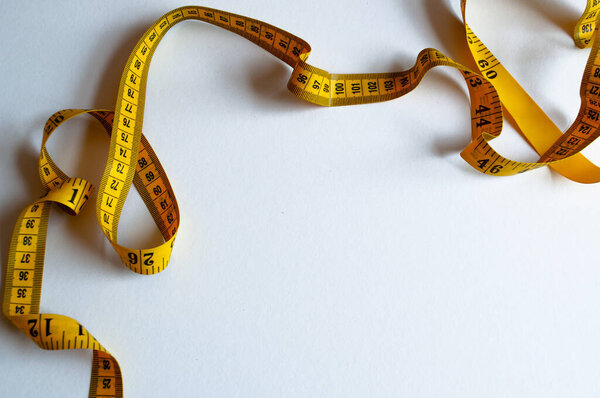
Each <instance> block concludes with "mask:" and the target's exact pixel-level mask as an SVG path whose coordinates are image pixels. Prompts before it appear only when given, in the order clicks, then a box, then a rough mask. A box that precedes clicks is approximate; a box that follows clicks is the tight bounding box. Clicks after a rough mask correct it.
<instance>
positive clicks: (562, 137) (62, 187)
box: [2, 0, 600, 397]
mask: <svg viewBox="0 0 600 398" xmlns="http://www.w3.org/2000/svg"><path fill="white" fill-rule="evenodd" d="M465 7H466V0H462V1H461V10H462V16H463V22H464V28H465V34H466V40H467V44H468V47H469V49H470V51H471V54H472V56H473V58H474V60H475V63H476V65H477V67H478V69H479V70H478V71H474V70H470V69H469V68H467V67H466V66H464V65H462V64H459V63H457V62H455V61H453V60H452V59H450V58H448V57H447V56H445V55H444V54H442V53H441V52H439V51H437V50H435V49H431V48H428V49H425V50H423V51H421V52H420V53H419V55H418V57H417V60H416V63H415V65H414V66H413V67H412V68H411V69H409V70H407V71H402V72H392V73H366V74H334V73H329V72H326V71H324V70H322V69H319V68H316V67H314V66H312V65H310V64H308V63H307V62H306V60H307V58H308V55H309V53H310V46H309V45H308V43H306V42H305V41H304V40H302V39H300V38H299V37H296V36H294V35H292V34H291V33H288V32H286V31H284V30H282V29H279V28H277V27H275V26H272V25H269V24H267V23H265V22H261V21H258V20H256V19H252V18H247V17H244V16H241V15H236V14H232V13H228V12H225V11H219V10H215V9H211V8H206V7H196V6H188V7H182V8H178V9H175V10H173V11H170V12H168V13H167V14H165V15H164V16H162V17H161V18H160V19H158V20H157V21H156V22H155V23H154V24H153V25H152V26H150V28H149V29H148V30H147V31H146V32H145V33H144V35H143V36H142V38H141V39H140V40H139V41H138V43H137V44H136V46H135V48H134V49H133V51H132V52H131V55H130V56H129V59H128V61H127V64H126V66H125V69H124V71H123V74H122V77H121V82H120V85H119V91H118V100H117V104H116V106H115V109H114V111H111V110H101V109H94V110H81V109H66V110H62V111H59V112H57V113H55V114H54V115H52V116H51V117H50V118H49V119H48V122H47V123H46V125H45V127H44V131H43V139H42V148H41V153H40V162H39V173H40V179H41V181H42V185H43V186H44V188H45V192H46V193H45V194H44V195H43V196H42V197H41V198H40V199H38V200H36V201H34V202H33V203H32V204H31V205H29V206H27V207H26V208H25V209H24V210H23V211H22V212H21V214H19V216H18V218H17V222H16V225H15V228H14V232H13V235H12V238H11V242H10V247H9V254H8V264H7V267H6V272H7V274H6V278H5V286H4V296H3V302H2V310H3V313H4V315H5V316H6V317H8V318H9V319H10V320H11V321H12V322H13V323H14V324H15V325H16V326H17V327H18V328H20V329H21V330H22V331H23V332H24V333H25V334H26V335H27V336H29V337H30V338H31V339H32V340H33V341H34V342H35V343H36V344H38V345H39V346H40V347H41V348H44V349H48V350H63V349H92V350H93V360H92V376H91V383H90V393H89V396H90V397H122V396H123V379H122V375H121V371H120V368H119V364H118V362H117V361H116V359H115V358H114V357H113V356H112V355H111V354H110V353H109V352H108V351H107V350H106V349H105V348H104V347H103V346H102V345H101V344H100V343H99V342H98V341H97V340H96V339H95V338H94V337H93V336H92V335H91V334H90V333H89V332H88V331H87V330H86V329H85V327H83V325H81V324H80V323H79V322H77V321H76V320H74V319H72V318H69V317H67V316H63V315H56V314H45V313H44V314H42V313H40V312H39V307H40V300H41V289H42V276H43V268H44V254H45V246H46V232H47V226H48V217H49V213H50V205H51V203H53V202H54V203H56V204H57V205H58V206H59V207H61V208H62V209H64V210H65V211H67V212H68V213H69V214H73V215H76V214H78V213H79V212H80V210H81V209H82V207H83V206H84V205H85V203H86V202H87V201H88V200H89V199H90V197H91V195H92V191H93V186H92V184H90V183H89V182H88V181H85V180H83V179H81V178H71V177H69V176H67V175H66V174H65V173H64V172H63V171H62V170H61V169H60V168H59V167H58V166H57V165H56V164H55V163H54V162H53V161H52V158H51V157H50V155H49V153H48V151H47V150H46V147H45V145H46V142H47V141H48V139H49V138H50V136H51V135H52V133H53V132H54V131H55V130H56V129H57V127H58V126H60V125H61V124H62V123H64V122H65V121H67V120H69V119H71V118H73V117H75V116H78V115H82V114H90V115H91V116H93V117H94V118H95V119H97V120H98V121H99V122H100V123H101V124H102V126H103V127H104V128H105V130H106V132H107V133H108V134H109V135H110V149H109V155H108V160H107V162H106V167H105V170H104V174H103V176H102V180H101V182H100V186H99V189H98V196H97V200H96V215H97V218H98V223H99V224H100V226H101V228H102V231H103V232H104V234H105V235H106V237H107V239H108V241H109V242H110V243H111V245H112V246H113V247H114V249H115V251H116V252H117V254H118V255H119V257H120V258H121V261H122V262H123V263H124V264H125V265H126V266H127V267H129V269H131V270H132V271H134V272H137V273H140V274H146V275H148V274H155V273H158V272H161V271H162V270H163V269H165V267H166V266H167V265H168V263H169V258H170V255H171V250H172V249H173V244H174V241H175V236H176V235H177V228H178V226H179V222H180V214H179V209H178V207H177V201H176V200H175V194H174V192H173V189H172V188H171V185H170V183H169V180H168V178H167V175H166V173H165V170H164V169H163V167H162V165H161V164H160V162H159V160H158V158H157V157H156V154H155V152H154V151H153V149H152V147H151V146H150V144H149V142H148V140H147V139H146V137H144V135H143V134H142V124H143V116H144V99H145V94H146V82H147V75H148V69H149V65H150V61H151V59H152V55H153V54H154V51H155V50H156V48H157V46H158V43H159V42H160V40H161V39H162V38H163V36H164V35H165V34H166V32H167V31H168V30H169V29H170V28H171V27H172V26H174V25H175V24H177V23H179V22H181V21H184V20H189V19H196V20H200V21H204V22H208V23H210V24H213V25H216V26H219V27H221V28H224V29H227V30H229V31H231V32H234V33H237V34H238V35H240V36H243V37H245V38H246V39H248V40H250V41H252V42H253V43H255V44H257V45H258V46H260V47H262V48H264V49H265V50H267V51H268V52H270V53H271V54H273V55H274V56H276V57H277V58H279V59H281V60H282V61H284V62H285V63H287V64H288V65H289V66H291V67H292V68H293V71H292V74H291V77H290V79H289V82H288V89H289V90H290V91H291V92H292V93H293V94H295V95H296V96H298V97H300V98H302V99H304V100H306V101H308V102H312V103H314V104H318V105H322V106H342V105H353V104H364V103H371V102H380V101H387V100H391V99H394V98H398V97H401V96H403V95H405V94H407V93H408V92H410V91H412V90H413V89H414V88H416V87H417V86H418V84H419V82H420V81H421V79H422V78H423V76H424V75H425V74H426V73H427V72H428V71H429V70H430V69H432V68H433V67H435V66H439V65H445V66H451V67H454V68H456V69H458V70H459V71H460V72H461V73H462V75H463V77H464V79H465V81H466V84H467V87H468V90H469V95H470V98H471V124H472V142H471V143H470V144H469V145H468V146H467V147H466V148H465V149H464V150H463V151H462V153H461V156H462V157H463V158H464V159H465V160H466V161H467V162H468V163H469V164H470V165H471V166H473V168H475V169H476V170H478V171H480V172H482V173H485V174H490V175H497V176H509V175H514V174H518V173H522V172H525V171H528V170H532V169H535V168H539V167H542V166H545V165H548V166H550V167H552V168H553V169H554V170H556V171H557V172H558V173H560V174H562V175H564V176H565V177H567V178H569V179H571V180H574V181H578V182H582V183H594V182H598V181H600V168H598V167H597V166H595V165H594V164H592V163H591V162H590V161H589V160H587V159H586V158H585V157H584V156H583V155H582V154H581V153H580V151H581V150H582V149H583V148H585V147H586V146H587V145H589V144H590V143H591V142H592V141H593V140H594V139H595V138H596V137H597V136H598V135H599V134H600V132H599V129H598V127H599V126H600V58H599V55H598V46H600V42H599V41H598V40H593V37H594V33H595V31H596V27H597V25H596V22H597V16H598V14H599V12H600V1H598V0H588V2H587V7H586V9H585V12H584V14H583V16H582V17H581V18H580V20H579V21H578V22H577V25H576V28H575V33H574V40H575V43H576V45H577V46H578V47H580V48H584V47H587V46H588V45H590V44H592V50H591V54H590V56H589V59H588V63H587V66H586V68H585V72H584V74H583V78H582V83H581V91H580V95H581V108H580V111H579V114H578V116H577V118H576V119H575V122H574V123H573V124H572V125H571V127H570V128H569V129H568V130H567V131H566V132H565V133H564V134H563V133H562V132H561V131H560V130H559V129H558V128H557V127H556V125H555V124H554V123H553V122H552V121H551V120H550V119H549V118H548V116H546V114H545V113H544V112H543V111H542V110H541V109H540V108H539V107H538V106H537V104H536V103H535V102H534V101H533V100H532V99H531V97H530V96H529V95H528V94H527V93H526V92H525V90H523V88H522V87H521V86H520V85H519V84H518V83H517V81H516V80H515V79H514V78H513V77H512V76H511V75H510V74H509V73H508V71H507V70H506V69H505V68H504V67H503V66H502V64H501V63H500V62H499V61H498V60H497V59H496V57H494V55H493V54H492V53H491V51H490V50H489V49H488V48H487V47H486V46H485V45H484V44H483V43H482V42H481V40H479V38H477V36H476V35H475V34H474V33H473V31H471V29H470V28H469V26H468V25H467V23H466V16H465ZM504 110H506V111H507V112H508V113H510V115H511V116H512V118H513V119H514V120H515V122H516V125H517V128H518V130H519V131H520V132H521V133H522V135H523V136H524V137H525V139H526V140H527V141H528V142H529V144H530V145H531V146H532V147H533V148H534V149H535V150H536V151H537V152H538V154H539V155H540V159H539V161H538V162H517V161H513V160H510V159H507V158H505V157H503V156H501V155H500V154H499V153H497V152H496V151H495V150H494V149H493V148H492V147H491V146H490V144H489V141H491V140H492V139H493V138H495V137H498V136H499V135H500V133H501V130H502V122H503V111H504ZM132 183H133V184H134V185H135V187H136V189H137V191H138V192H139V193H140V195H141V196H142V199H143V200H144V203H145V204H146V206H147V207H148V210H149V211H150V214H151V215H152V217H153V219H154V221H155V223H156V225H157V226H158V228H159V230H160V232H161V233H162V236H163V238H164V243H163V244H161V245H159V246H157V247H153V248H148V249H130V248H127V247H124V246H121V245H120V244H119V243H117V230H118V226H119V217H120V214H121V211H122V209H123V204H124V203H125V199H126V197H127V193H128V192H129V188H130V186H131V184H132Z"/></svg>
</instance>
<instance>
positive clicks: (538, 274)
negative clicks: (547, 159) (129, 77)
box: [0, 0, 600, 397]
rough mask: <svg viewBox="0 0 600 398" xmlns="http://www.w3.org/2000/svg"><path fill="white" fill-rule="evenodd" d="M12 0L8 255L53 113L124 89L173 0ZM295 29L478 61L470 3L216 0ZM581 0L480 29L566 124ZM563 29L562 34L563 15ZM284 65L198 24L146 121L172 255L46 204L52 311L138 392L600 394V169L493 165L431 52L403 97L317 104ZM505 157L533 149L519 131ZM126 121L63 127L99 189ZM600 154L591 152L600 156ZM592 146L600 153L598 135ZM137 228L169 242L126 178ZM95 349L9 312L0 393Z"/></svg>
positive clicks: (396, 51)
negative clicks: (465, 22) (35, 334)
mask: <svg viewBox="0 0 600 398" xmlns="http://www.w3.org/2000/svg"><path fill="white" fill-rule="evenodd" d="M124 3H125V2H120V1H104V2H97V3H90V2H85V3H84V2H79V3H75V2H43V1H32V2H27V3H23V2H18V1H12V0H11V1H6V0H5V1H3V2H2V3H1V4H0V13H1V14H2V15H3V18H2V19H3V22H2V23H1V24H0V37H2V39H1V41H0V43H1V44H0V50H1V51H2V59H1V61H0V79H1V80H2V88H3V93H2V95H0V105H1V106H0V120H1V122H2V123H1V125H0V138H1V139H2V141H1V144H0V160H1V165H2V166H1V167H0V181H1V182H2V189H1V190H0V248H1V252H0V255H1V256H2V264H3V267H4V266H5V264H6V262H5V261H6V257H7V251H8V242H9V237H10V233H11V231H12V227H13V223H14V220H15V218H16V216H17V214H18V212H19V211H20V210H21V209H22V208H23V207H24V206H25V205H27V204H28V203H30V202H31V201H32V200H33V199H34V198H35V197H36V196H37V195H39V194H40V193H41V190H40V188H41V186H40V185H39V182H38V180H37V178H38V177H37V155H38V150H39V145H40V142H41V132H42V127H43V124H44V122H45V120H46V118H47V117H48V116H49V115H51V114H52V113H54V112H55V111H57V110H59V109H63V108H93V107H106V108H111V109H112V108H113V107H114V103H115V101H116V93H117V87H118V81H119V78H120V74H121V69H122V67H123V65H124V63H125V61H126V59H127V57H128V54H129V51H130V50H131V49H132V48H133V46H134V45H135V43H136V41H137V39H138V38H139V37H140V36H141V34H142V33H143V32H144V31H145V29H146V28H147V27H148V26H149V25H150V24H151V23H152V22H154V21H155V20H156V19H157V18H158V17H160V16H161V15H162V14H163V13H165V12H167V11H169V10H171V9H173V8H176V7H178V6H181V5H183V4H181V3H178V2H176V1H170V0H165V1H132V2H127V3H126V4H124ZM202 5H206V6H209V7H214V8H220V9H223V10H226V11H230V12H234V13H238V14H242V15H247V16H249V17H253V18H257V19H260V20H263V21H265V22H269V23H271V24H274V25H276V26H279V27H281V28H283V29H286V30H288V31H290V32H292V33H294V34H296V35H298V36H300V37H302V38H303V39H305V40H307V41H308V42H309V43H310V44H311V45H312V49H313V52H312V55H311V56H310V58H309V62H310V63H311V64H313V65H315V66H318V67H321V68H323V69H326V70H329V71H330V72H337V73H354V72H376V71H377V72H385V71H394V70H401V69H406V68H408V67H410V66H412V65H413V63H414V60H415V57H416V55H417V53H418V52H419V51H420V50H421V49H423V48H425V47H435V48H438V49H440V50H442V51H443V52H444V53H446V54H448V55H449V56H451V57H453V58H454V59H456V60H458V61H462V62H470V58H468V55H467V47H466V44H465V43H464V39H463V32H462V30H461V29H462V28H461V25H460V24H459V21H458V15H459V1H458V0H456V1H450V0H448V1H445V0H426V1H425V0H424V1H413V0H396V1H387V0H386V1H377V2H375V1H373V0H371V1H368V0H367V1H365V0H363V1H330V2H323V1H317V0H303V1H302V2H299V3H297V4H293V3H292V2H269V1H263V0H255V1H252V2H248V1H239V0H238V1H236V0H222V1H208V0H207V2H206V3H204V4H202ZM584 6H585V1H583V0H570V1H567V0H564V1H558V0H556V1H542V0H537V1H536V0H530V1H518V0H503V1H495V0H485V1H484V0H480V1H477V2H475V1H473V2H472V4H471V6H470V8H469V19H470V21H469V22H470V25H471V27H472V28H473V30H474V31H475V32H476V33H477V34H478V35H479V36H480V38H481V39H482V40H483V41H484V42H485V43H486V44H487V45H488V46H489V48H490V49H491V50H492V51H493V52H494V53H495V55H496V56H497V57H498V58H499V59H500V60H501V61H502V62H503V64H504V65H505V66H506V67H507V68H508V69H509V70H510V71H511V73H512V74H513V75H514V76H515V77H516V78H517V80H519V81H520V82H521V84H522V85H523V87H525V88H526V89H527V90H528V92H529V93H530V94H531V95H532V96H533V97H534V98H535V99H536V101H538V103H539V104H540V106H541V107H542V108H543V109H544V110H546V112H547V113H548V115H549V116H550V117H551V118H552V119H553V120H554V121H555V122H556V123H557V125H558V126H559V127H561V128H562V129H566V128H567V127H568V126H569V124H570V123H571V121H572V120H573V119H574V118H575V116H576V114H577V111H578V108H579V84H580V80H581V74H582V72H583V69H584V67H585V62H586V60H587V56H588V54H589V50H578V49H576V48H575V47H574V45H573V43H572V40H571V38H570V31H571V29H572V27H573V25H574V23H575V21H576V20H577V18H578V17H579V15H580V13H581V12H582V10H583V8H584ZM567 31H568V32H567ZM290 71H291V69H290V68H289V67H288V66H286V65H285V64H283V63H282V62H280V61H279V60H277V59H275V58H274V57H273V56H271V55H270V54H268V53H267V52H265V51H264V50H262V49H260V48H258V47H256V46H255V45H253V44H251V43H250V42H248V41H246V40H245V39H243V38H240V37H237V36H235V35H234V34H232V33H230V32H227V31H225V30H222V29H219V28H217V27H214V26H211V25H208V24H204V23H201V22H198V21H188V22H184V23H181V24H179V25H178V26H176V27H174V28H173V29H172V30H171V31H170V32H169V33H168V35H167V36H166V37H165V39H164V40H163V41H162V42H161V43H160V46H159V48H158V50H157V52H156V54H155V57H154V59H153V62H152V66H151V68H150V73H149V82H148V94H147V98H146V113H145V115H146V116H145V120H144V132H145V134H146V135H147V137H148V139H149V140H150V142H151V143H152V145H153V146H154V148H156V152H157V153H158V155H159V157H160V160H161V162H162V164H163V165H164V167H165V169H166V171H167V173H168V175H169V178H170V180H171V183H172V185H173V187H174V189H175V193H176V195H177V199H178V202H179V206H180V209H181V215H182V220H183V221H182V223H181V228H180V230H179V233H178V239H177V243H176V245H175V250H174V252H173V257H172V261H171V264H170V266H169V267H168V269H167V270H166V271H164V272H163V273H161V274H158V275H156V276H151V277H145V276H139V275H136V274H134V273H132V272H130V271H129V270H127V269H126V268H125V267H123V266H122V265H121V264H120V262H119V260H118V257H117V255H116V254H115V253H114V252H113V250H112V248H111V247H110V246H109V244H108V242H107V241H106V240H105V238H104V236H103V235H102V233H101V231H100V229H99V228H98V226H97V224H96V220H95V214H94V210H93V208H92V207H93V206H94V203H91V204H90V205H88V208H87V209H85V211H84V212H83V214H82V215H81V216H79V217H77V218H72V217H70V216H67V215H65V214H63V213H60V212H59V211H54V210H53V212H52V213H51V218H50V227H49V237H48V243H47V255H46V271H45V276H44V288H43V296H42V311H44V312H50V313H59V314H64V315H69V316H71V317H73V318H75V319H77V320H78V321H80V322H81V323H82V324H83V325H85V327H86V328H87V329H88V330H90V331H91V332H92V333H93V334H94V335H95V336H96V337H97V338H98V340H99V341H101V342H102V344H103V345H104V346H105V347H107V348H108V349H109V350H110V352H111V353H112V354H114V355H115V357H116V358H117V359H118V361H119V363H120V365H121V369H122V371H123V375H124V386H125V396H126V397H163V396H170V397H196V396H205V397H436V396H443V397H507V396H511V397H532V396H539V397H565V396H578V397H594V396H598V394H599V393H600V382H599V378H598V375H599V374H600V362H599V361H598V358H599V357H600V346H599V344H598V330H599V329H600V320H599V318H598V311H597V309H598V302H599V300H600V292H599V290H598V286H599V282H600V269H599V267H598V259H599V258H600V250H599V249H598V247H597V243H596V240H595V238H596V237H597V235H598V229H599V226H598V220H599V219H600V210H598V207H597V205H596V202H597V200H598V198H600V186H598V185H580V184H576V183H573V182H571V181H569V180H566V179H565V178H563V177H562V176H560V175H558V174H555V173H552V172H551V171H550V170H548V169H547V168H545V169H541V170H536V171H533V172H530V173H526V174H524V175H520V176H518V177H510V178H494V177H489V176H484V175H480V174H478V173H477V172H476V171H474V170H472V169H471V168H470V166H468V165H467V164H466V163H465V162H464V161H463V160H462V159H461V158H460V157H459V155H458V153H459V152H460V150H461V149H462V148H463V147H464V146H466V144H467V143H468V141H469V137H470V127H469V111H468V109H469V106H468V97H467V91H466V87H465V85H464V81H463V80H462V78H461V76H460V74H459V73H458V72H457V71H455V70H452V69H437V70H435V71H433V72H432V73H430V74H429V75H428V76H427V77H426V79H425V81H424V82H423V83H422V85H421V86H420V87H419V88H418V89H417V90H415V91H414V92H413V93H411V94H409V95H408V96H406V97H404V98H401V99H398V100H395V101H391V102H387V103H381V104H370V105H362V106H353V107H343V108H320V107H317V106H313V105H311V104H308V103H304V102H302V101H301V100H299V99H297V98H296V97H294V96H293V95H292V94H290V93H289V92H287V90H286V87H285V86H286V83H287V79H288V77H289V73H290ZM494 146H495V148H497V149H498V150H500V151H501V153H503V154H505V155H509V156H512V157H513V158H515V159H518V160H534V159H535V158H536V157H535V156H534V152H533V151H532V150H531V149H530V148H529V147H528V146H527V144H525V142H524V141H523V140H522V139H521V138H520V137H519V136H518V135H517V134H516V133H515V132H514V131H513V130H512V129H511V128H506V129H505V132H504V134H503V136H502V137H500V138H499V139H497V140H495V141H494ZM107 148H108V139H107V138H106V137H105V135H104V133H103V132H102V130H101V129H100V127H99V126H98V125H97V124H96V122H94V121H93V120H92V119H91V118H89V119H87V118H85V117H81V118H78V119H76V120H73V121H70V122H68V123H67V124H66V125H65V126H64V127H61V130H60V131H59V132H58V133H57V134H56V135H55V136H53V138H52V139H51V141H50V144H49V149H50V151H51V154H52V156H53V158H54V159H55V160H56V161H57V163H58V164H59V165H60V166H61V167H62V168H63V170H65V171H66V172H67V173H69V174H70V175H72V176H79V177H83V178H88V179H90V180H91V181H92V182H93V183H95V184H96V185H97V184H98V182H99V177H100V175H101V172H102V170H103V168H104V162H105V160H106V154H107ZM594 151H595V153H594ZM586 153H587V154H588V155H589V156H590V157H591V159H592V160H600V153H598V149H597V145H593V146H592V147H591V148H590V149H589V150H586ZM121 220H122V221H121V224H120V240H119V241H120V243H123V244H127V245H131V246H147V245H148V244H150V243H152V242H156V241H157V236H158V233H157V232H155V231H154V230H155V228H153V226H152V220H151V218H150V216H149V215H148V214H147V211H146V209H145V207H144V206H143V204H142V202H141V200H140V199H139V196H138V195H137V193H135V191H132V193H131V194H130V195H129V197H128V200H127V203H126V205H125V210H124V214H123V217H122V219H121ZM90 358H91V352H86V351H60V352H46V351H43V350H40V349H39V348H38V347H37V346H36V345H35V344H33V343H32V342H31V341H30V340H29V339H28V338H27V337H26V336H25V335H23V334H22V333H21V332H20V331H18V330H17V329H16V328H15V327H13V326H12V324H10V322H8V321H7V320H5V319H3V320H2V321H0V373H1V374H2V376H1V377H0V396H2V397H9V396H10V397H30V396H39V395H43V396H45V397H84V396H87V391H88V386H89V375H90Z"/></svg>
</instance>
